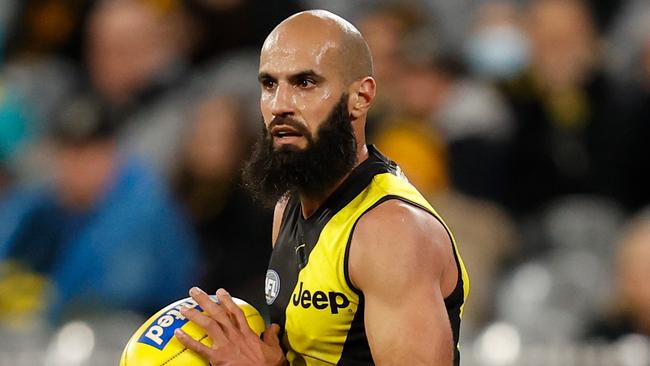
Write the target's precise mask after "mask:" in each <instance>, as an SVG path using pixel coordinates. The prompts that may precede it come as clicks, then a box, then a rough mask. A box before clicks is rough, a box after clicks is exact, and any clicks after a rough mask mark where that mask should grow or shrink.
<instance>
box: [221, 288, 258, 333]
mask: <svg viewBox="0 0 650 366" xmlns="http://www.w3.org/2000/svg"><path fill="white" fill-rule="evenodd" d="M217 299H219V303H220V304H221V305H222V306H223V307H225V308H226V310H227V311H228V313H229V314H230V315H231V316H232V317H233V318H234V320H235V323H236V325H237V327H238V328H239V330H245V329H250V326H249V325H248V322H247V321H246V315H244V312H243V311H242V309H241V308H240V307H239V306H238V305H237V304H235V302H234V301H233V299H232V297H231V296H230V294H229V293H228V291H226V290H224V289H222V288H220V289H219V290H217Z"/></svg>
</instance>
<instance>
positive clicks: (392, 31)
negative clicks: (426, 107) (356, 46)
mask: <svg viewBox="0 0 650 366" xmlns="http://www.w3.org/2000/svg"><path fill="white" fill-rule="evenodd" d="M425 22H426V18H425V17H424V16H423V14H422V13H421V12H420V11H419V8H418V7H417V6H415V3H413V2H404V3H391V2H388V3H381V4H379V5H378V6H376V7H374V8H370V9H368V11H367V12H364V13H363V15H362V16H361V17H359V19H358V20H357V21H356V22H355V24H357V26H358V27H359V30H360V31H361V33H363V36H364V37H365V38H366V40H367V42H368V46H369V47H370V50H371V52H372V60H373V73H374V75H373V76H374V78H375V79H376V80H377V84H378V85H380V87H379V88H377V97H376V98H375V104H374V106H373V108H372V109H371V110H370V117H369V118H370V123H369V125H368V133H369V134H370V135H372V134H373V133H374V131H375V129H376V128H377V126H376V124H377V120H379V119H383V118H385V117H386V116H385V115H386V114H387V113H392V112H394V111H393V108H395V107H396V104H397V103H396V101H395V98H396V97H397V96H398V93H399V92H398V90H397V83H398V81H399V80H400V78H401V77H402V75H403V73H404V72H405V65H404V64H403V59H402V55H401V54H400V51H401V49H400V47H401V46H400V42H401V40H402V39H403V38H404V37H405V36H406V35H407V34H409V33H411V32H414V31H415V30H416V29H418V28H421V27H422V26H423V25H424V23H425Z"/></svg>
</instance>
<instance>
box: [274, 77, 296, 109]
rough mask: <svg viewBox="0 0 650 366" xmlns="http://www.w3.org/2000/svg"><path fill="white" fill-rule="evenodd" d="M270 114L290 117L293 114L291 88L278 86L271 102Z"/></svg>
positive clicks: (293, 106)
mask: <svg viewBox="0 0 650 366" xmlns="http://www.w3.org/2000/svg"><path fill="white" fill-rule="evenodd" d="M271 113H272V114H273V115H274V116H291V115H293V114H294V113H295V105H294V101H293V95H292V94H291V86H289V85H283V84H280V85H278V87H277V88H276V90H275V95H274V96H273V100H272V101H271Z"/></svg>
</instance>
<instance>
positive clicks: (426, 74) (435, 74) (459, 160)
mask: <svg viewBox="0 0 650 366" xmlns="http://www.w3.org/2000/svg"><path fill="white" fill-rule="evenodd" d="M402 9H403V10H402V13H403V14H419V12H418V11H417V8H408V7H407V6H406V5H404V4H403V5H402ZM398 14H399V13H398ZM383 16H384V17H385V18H386V21H388V20H391V19H392V21H393V22H396V24H401V26H400V27H397V28H396V30H398V31H396V32H395V33H394V34H393V35H392V36H391V37H389V38H390V39H392V41H391V42H389V43H386V44H384V45H383V46H385V51H386V52H385V54H384V56H385V58H382V57H380V58H379V60H378V62H376V65H377V64H378V66H377V69H376V70H377V73H378V75H377V77H378V78H380V77H382V75H383V76H384V77H385V78H386V79H387V80H386V81H385V82H386V83H389V93H390V95H387V96H386V98H385V100H384V103H385V107H384V109H383V110H382V111H381V112H380V113H381V114H380V115H376V117H375V118H376V121H375V125H376V126H375V129H374V131H373V132H374V133H373V134H372V135H371V136H370V140H371V141H372V142H374V143H376V144H377V146H378V147H379V148H380V149H381V150H383V151H384V152H385V153H386V154H389V155H391V157H392V158H393V159H394V160H395V161H396V162H398V163H399V164H400V166H401V167H402V169H404V172H405V174H406V176H407V177H409V179H410V180H411V181H412V182H413V183H414V184H415V185H416V186H417V187H418V188H419V189H420V190H422V191H424V192H426V193H427V194H429V195H434V194H438V193H440V192H443V191H445V190H447V189H448V188H449V186H450V185H452V186H454V188H455V189H459V190H460V191H462V192H465V193H469V194H472V195H474V196H478V197H482V198H489V199H495V198H497V197H500V196H499V193H498V191H499V190H500V189H501V186H502V184H501V181H500V180H499V179H500V178H501V177H502V176H503V167H502V163H501V162H502V160H503V159H504V154H505V142H507V139H508V137H509V136H510V132H511V131H510V129H511V127H510V125H509V123H510V120H509V119H508V113H507V110H506V108H505V107H504V104H503V101H502V100H501V99H500V96H499V94H498V93H496V91H495V90H494V89H492V87H491V86H489V85H488V84H486V83H483V82H481V81H478V80H474V79H472V78H471V77H470V76H468V75H467V74H466V73H465V70H464V67H463V65H462V64H461V63H460V61H459V60H458V57H457V55H456V53H455V52H454V51H453V50H451V49H449V48H448V47H446V46H445V45H444V42H443V41H442V40H441V39H440V38H439V37H437V35H436V33H435V31H434V29H433V27H432V26H431V25H428V24H426V23H423V22H421V19H419V18H417V17H415V16H414V18H413V19H412V18H411V17H407V16H406V15H403V16H402V17H401V18H400V17H395V18H390V17H391V14H390V13H385V14H383ZM371 19H372V18H370V19H369V20H371ZM369 20H366V22H368V21H369ZM407 20H408V21H407ZM361 24H362V27H363V23H361ZM370 24H372V23H371V22H369V23H366V28H368V25H370ZM388 24H390V22H388ZM377 27H378V28H377V31H379V30H380V28H379V25H377ZM370 30H372V28H370ZM362 31H363V28H362ZM371 40H372V38H370V39H369V41H371ZM384 41H385V40H384ZM377 44H380V45H381V44H382V43H381V42H379V39H378V40H377ZM370 47H371V48H372V47H373V43H372V42H370ZM380 54H381V52H380ZM380 85H382V88H384V87H383V85H385V84H380ZM382 88H380V89H379V90H381V89H382Z"/></svg>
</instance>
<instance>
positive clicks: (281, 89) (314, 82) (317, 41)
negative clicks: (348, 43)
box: [259, 30, 345, 149]
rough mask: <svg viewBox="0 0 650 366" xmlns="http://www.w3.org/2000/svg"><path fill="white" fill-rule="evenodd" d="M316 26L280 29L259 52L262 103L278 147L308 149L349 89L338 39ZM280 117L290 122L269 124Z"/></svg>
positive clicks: (265, 117) (261, 105) (275, 145)
mask: <svg viewBox="0 0 650 366" xmlns="http://www.w3.org/2000/svg"><path fill="white" fill-rule="evenodd" d="M326 38H327V37H326V36H324V35H323V34H322V33H320V34H319V33H318V32H316V31H315V30H306V31H305V32H295V30H294V31H287V30H278V31H277V32H274V33H273V34H272V35H271V36H270V37H269V38H268V39H267V41H266V42H265V44H264V47H263V48H262V52H261V56H260V69H259V81H260V85H261V89H262V91H261V99H260V107H261V110H262V116H263V118H264V123H265V125H266V127H267V129H269V132H270V133H271V136H272V140H273V145H274V148H275V149H278V148H281V147H282V146H285V147H289V146H293V148H299V149H305V148H306V147H307V146H308V139H307V138H306V136H305V134H307V133H309V134H311V136H315V135H316V131H317V130H318V128H319V127H320V125H321V124H322V123H323V121H325V120H326V119H327V117H328V114H329V113H330V112H331V111H332V109H333V108H334V106H335V105H336V103H337V102H338V101H339V100H340V98H341V96H342V95H343V93H344V92H345V86H344V82H343V77H342V72H341V65H340V61H339V59H340V58H339V57H337V56H338V53H339V51H340V50H339V49H338V47H340V46H339V45H338V44H337V43H336V42H326V41H323V39H326ZM275 117H283V118H278V119H276V121H277V120H279V119H284V120H285V121H287V123H281V124H277V123H274V125H273V126H272V125H271V122H272V121H273V119H274V118H275Z"/></svg>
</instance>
